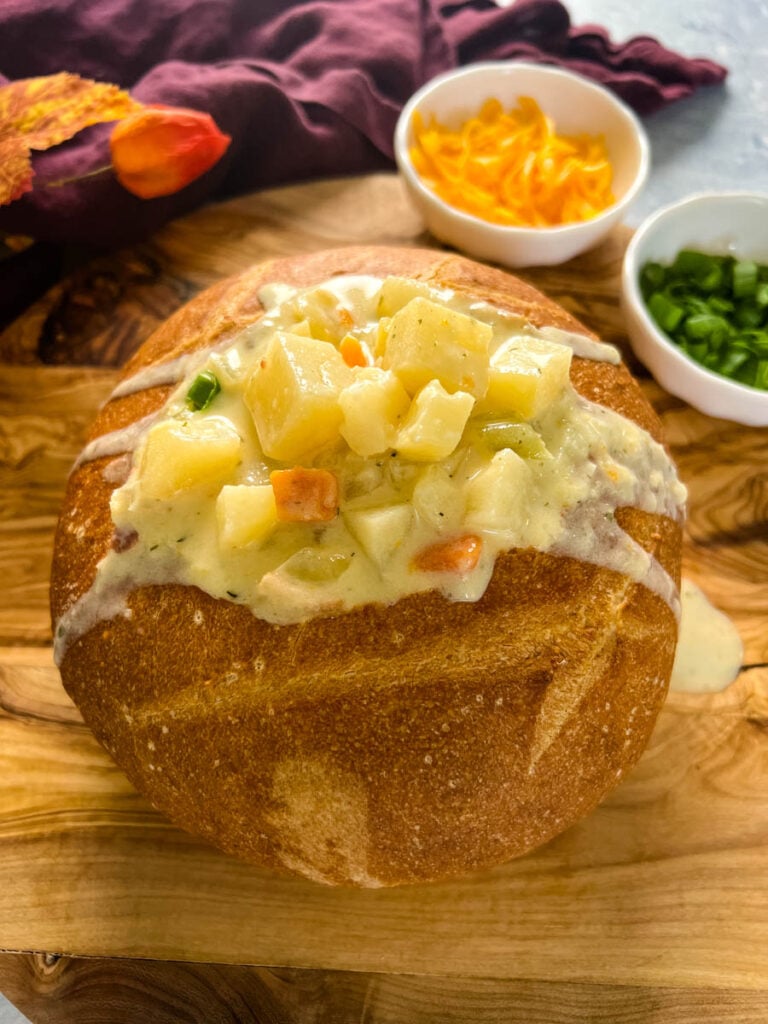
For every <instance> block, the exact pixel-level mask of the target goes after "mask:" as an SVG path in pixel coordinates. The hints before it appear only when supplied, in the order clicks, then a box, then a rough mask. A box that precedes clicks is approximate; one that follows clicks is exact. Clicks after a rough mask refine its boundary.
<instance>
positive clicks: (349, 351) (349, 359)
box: [339, 334, 368, 366]
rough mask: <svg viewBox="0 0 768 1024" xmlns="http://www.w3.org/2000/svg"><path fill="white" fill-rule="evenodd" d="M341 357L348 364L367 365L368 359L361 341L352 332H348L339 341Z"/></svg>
mask: <svg viewBox="0 0 768 1024" xmlns="http://www.w3.org/2000/svg"><path fill="white" fill-rule="evenodd" d="M339 352H340V353H341V358H342V359H343V360H344V362H345V363H346V364H347V366H367V365H368V359H367V358H366V355H365V350H364V349H363V346H362V345H361V344H360V342H359V341H358V340H357V338H355V337H354V336H353V335H351V334H346V335H344V337H343V338H342V339H341V341H340V342H339Z"/></svg>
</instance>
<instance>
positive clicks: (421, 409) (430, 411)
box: [396, 380, 475, 462]
mask: <svg viewBox="0 0 768 1024" xmlns="http://www.w3.org/2000/svg"><path fill="white" fill-rule="evenodd" d="M474 404H475V400H474V398H473V397H472V395H468V394H467V393H466V392H464V391H457V392H456V393H455V394H453V395H450V394H448V392H447V391H446V390H445V388H444V387H443V386H442V384H441V383H440V382H439V381H437V380H432V381H430V382H429V383H428V384H427V385H426V387H424V388H422V389H421V391H420V392H419V393H418V395H416V397H415V398H414V399H413V401H412V402H411V405H410V408H409V410H408V414H407V416H406V417H405V420H404V422H403V425H402V427H401V428H400V431H399V433H398V436H397V444H396V448H397V450H398V451H399V452H400V454H401V455H404V456H405V458H407V459H413V460H414V461H415V462H438V461H439V460H440V459H445V458H447V456H449V455H450V454H451V452H452V451H453V450H454V448H455V447H456V445H457V444H458V443H459V441H460V440H461V435H462V433H463V432H464V427H465V426H466V423H467V420H468V419H469V414H470V413H471V412H472V406H473V405H474Z"/></svg>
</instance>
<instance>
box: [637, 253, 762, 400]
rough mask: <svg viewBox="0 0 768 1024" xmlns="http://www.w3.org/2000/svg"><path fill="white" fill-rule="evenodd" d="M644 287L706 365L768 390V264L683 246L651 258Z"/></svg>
mask: <svg viewBox="0 0 768 1024" xmlns="http://www.w3.org/2000/svg"><path fill="white" fill-rule="evenodd" d="M639 284H640V290H641V292H642V295H643V298H644V299H645V302H646V304H647V307H648V311H649V313H650V315H651V316H652V317H653V319H654V320H655V321H656V323H657V324H658V326H659V327H660V328H661V330H662V331H664V332H665V333H666V334H667V335H668V336H669V337H670V338H671V340H672V341H674V342H675V343H676V344H677V345H679V346H680V348H681V349H682V351H683V352H685V354H686V355H687V356H688V357H689V358H691V359H693V360H695V361H696V362H697V363H699V364H700V365H701V366H704V367H706V368H707V369H709V370H712V371H713V372H714V373H719V374H721V375H722V376H724V377H730V378H731V379H732V380H737V381H739V382H740V383H742V384H747V385H749V386H750V387H756V388H761V389H763V390H768V264H758V263H756V262H755V261H754V260H748V259H741V260H740V259H735V258H734V257H733V256H716V255H710V254H709V253H704V252H698V251H696V250H694V249H681V250H680V252H678V254H677V256H675V258H674V260H673V261H672V263H671V264H670V265H667V266H665V265H663V264H661V263H657V262H655V261H649V262H647V263H646V264H645V265H644V266H643V267H642V269H641V271H640V277H639Z"/></svg>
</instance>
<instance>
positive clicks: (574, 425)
mask: <svg viewBox="0 0 768 1024" xmlns="http://www.w3.org/2000/svg"><path fill="white" fill-rule="evenodd" d="M260 299H261V301H262V303H263V305H264V306H265V308H266V312H265V314H264V316H263V317H262V318H261V319H260V320H258V321H257V322H256V323H254V324H253V325H251V326H250V327H248V328H247V329H246V330H245V331H243V332H242V333H241V334H240V335H239V336H238V338H236V339H235V340H234V341H232V339H229V340H228V341H227V343H226V344H219V345H217V346H212V347H211V348H209V349H206V350H203V351H197V352H194V353H189V354H185V355H183V356H180V357H178V358H176V359H173V360H171V361H168V362H167V363H164V364H161V365H158V366H152V367H147V368H145V369H142V370H139V371H138V372H137V373H136V374H134V375H133V376H132V377H129V378H127V379H126V380H125V381H123V382H121V384H119V385H118V387H117V388H116V389H115V391H114V392H113V395H112V397H113V398H119V397H123V396H125V395H128V394H132V393H135V392H136V391H140V390H143V389H145V388H150V387H155V386H158V385H161V384H162V385H168V384H177V385H178V386H177V387H176V388H175V390H174V391H173V393H172V394H171V395H170V397H169V398H168V400H167V402H166V403H165V405H164V407H163V408H162V409H161V410H159V411H158V412H157V413H153V414H151V415H149V416H147V417H145V418H144V419H142V420H140V421H138V422H136V423H134V424H131V425H130V426H128V427H126V428H124V429H122V430H117V431H114V432H112V433H109V434H106V435H103V436H102V437H99V438H96V439H95V440H94V441H92V442H90V443H89V444H88V445H87V446H86V448H85V449H84V450H83V452H82V454H81V455H80V457H79V459H78V461H77V463H76V465H82V464H83V463H84V462H87V461H89V460H93V459H97V458H101V457H104V456H111V455H118V454H120V455H121V456H122V457H123V459H124V458H125V454H124V453H126V452H133V453H134V455H133V468H132V470H131V472H130V474H129V475H128V477H127V479H125V482H124V483H122V486H119V487H117V488H116V489H115V490H114V492H113V495H112V503H111V508H112V518H113V521H114V523H115V527H116V534H117V535H118V536H119V537H123V538H125V537H128V536H130V537H132V538H134V535H135V542H134V543H131V544H117V545H115V550H111V551H110V552H109V553H108V554H107V555H106V556H105V557H104V558H103V559H102V561H101V562H100V563H99V566H98V569H97V574H96V579H95V581H94V583H93V585H92V587H91V588H90V590H89V591H88V592H87V593H85V594H84V595H83V596H82V597H81V598H80V599H79V600H78V601H77V602H75V603H74V604H73V605H72V606H71V607H70V608H69V609H68V610H67V611H66V612H65V613H64V615H63V616H62V617H61V618H60V620H59V622H58V623H57V626H56V631H55V655H56V659H57V661H58V662H59V663H60V661H61V659H62V658H63V656H64V652H65V651H66V648H67V646H68V645H69V643H71V642H72V641H73V640H74V639H76V638H77V637H79V636H81V635H83V634H84V633H85V632H87V631H88V630H89V629H90V628H91V627H92V626H93V625H95V624H96V623H97V622H99V621H101V620H103V619H106V618H111V617H113V616H114V615H117V614H120V613H121V612H123V613H124V612H125V610H126V608H127V605H126V600H127V598H128V596H129V594H130V592H131V590H133V589H134V588H135V587H138V586H143V585H150V584H163V583H182V584H189V585H194V586H198V587H200V588H201V589H203V590H205V591H206V592H207V593H209V594H211V595H212V596H214V597H217V598H222V599H226V600H231V601H235V602H237V603H241V604H244V605H246V606H247V607H249V608H250V609H251V611H252V612H253V613H254V614H255V615H257V616H259V617H261V618H263V619H265V620H267V621H271V622H274V623H278V624H285V623H295V622H300V621H304V620H305V619H308V618H311V617H313V616H315V615H319V614H335V613H338V612H343V611H346V610H349V609H351V608H354V607H358V606H360V605H361V604H365V603H369V602H371V601H374V602H379V603H383V604H391V603H393V602H395V601H397V600H399V599H400V598H402V597H403V596H405V595H406V594H411V593H419V592H423V591H426V590H439V591H440V592H441V593H443V594H444V595H445V596H446V597H447V598H449V599H450V600H456V601H476V600H478V599H479V598H480V597H481V596H482V594H483V593H484V592H485V589H486V587H487V585H488V582H489V580H490V577H491V575H492V572H493V567H494V564H495V561H496V558H497V557H498V555H500V554H501V553H502V552H504V551H507V550H510V549H511V548H514V547H532V548H536V549H538V550H541V551H548V552H551V553H553V554H556V555H564V556H570V557H573V558H577V559H579V560H581V561H584V562H589V563H593V564H596V565H599V566H602V567H604V568H607V569H610V570H613V571H615V572H618V573H621V574H622V575H624V576H626V577H628V578H629V579H631V580H633V581H635V582H637V583H640V584H642V585H644V586H645V587H647V588H649V589H650V590H652V591H653V592H654V593H656V594H658V595H659V596H660V597H661V598H662V599H663V600H664V601H665V602H666V603H667V604H668V605H669V607H670V608H671V609H672V610H673V612H674V613H675V614H676V615H677V614H679V600H678V595H677V590H676V586H675V584H674V581H673V580H671V579H670V577H669V576H668V574H667V573H666V572H665V571H664V569H663V568H662V566H661V565H660V564H659V563H658V561H657V560H656V559H655V558H653V557H652V556H650V555H648V553H647V552H645V551H644V550H643V549H642V548H641V547H640V546H639V545H638V544H637V543H636V542H635V541H634V540H632V538H631V537H629V536H628V534H626V533H625V532H624V531H623V530H622V529H621V528H620V527H619V525H618V523H617V522H616V518H615V514H616V512H617V510H618V509H620V508H622V507H625V506H632V507H635V508H639V509H641V510H644V511H647V512H650V513H654V514H657V515H662V516H667V517H670V518H672V519H677V520H679V519H681V518H682V516H683V513H684V505H685V497H686V495H685V488H684V487H683V486H682V484H681V483H680V482H679V481H678V479H677V476H676V473H675V469H674V466H673V465H672V463H671V461H670V459H669V457H668V456H667V454H666V452H665V450H664V448H663V447H662V446H661V445H659V444H657V443H656V442H655V441H654V440H653V439H652V438H651V437H650V436H649V435H648V434H647V432H646V431H644V430H642V429H641V428H640V427H639V426H637V425H636V424H635V423H634V422H632V421H630V420H628V419H626V418H625V417H623V416H620V415H619V414H617V413H614V412H612V411H610V410H608V409H605V408H604V407H602V406H600V405H597V404H595V403H592V402H588V401H586V400H585V399H583V398H582V397H581V396H580V395H578V394H577V393H576V391H575V390H574V389H573V387H572V385H571V384H570V379H569V376H568V367H569V364H570V359H571V356H572V355H573V354H576V355H578V356H580V357H582V358H587V359H594V360H599V361H607V362H610V363H613V364H617V363H618V362H619V361H620V360H619V355H618V353H617V352H616V350H615V349H614V348H613V347H611V346H608V345H604V344H602V343H600V342H596V341H594V340H592V339H590V338H587V337H584V336H582V335H577V334H572V333H570V332H567V331H561V330H558V329H556V328H549V327H544V328H541V329H537V328H534V327H533V326H532V325H530V324H528V323H526V322H525V321H524V320H523V319H521V318H520V317H519V316H514V315H512V314H509V313H505V312H504V311H501V310H498V309H496V308H495V307H493V306H491V305H489V304H487V303H484V302H472V301H470V300H468V299H466V298H463V297H460V296H457V295H456V294H454V293H453V292H452V291H449V290H447V289H434V288H430V287H428V286H427V285H425V284H423V283H419V282H410V281H405V280H401V279H396V278H390V279H386V280H385V281H384V282H382V280H380V279H378V278H374V277H367V276H343V277H338V278H333V279H331V280H330V281H326V282H324V283H323V284H321V285H318V286H316V287H313V288H308V289H303V290H296V289H294V288H290V287H288V286H285V285H280V284H277V285H271V286H268V287H267V288H265V289H264V290H263V292H262V293H260ZM417 314H418V315H417ZM423 323H425V324H426V325H427V326H425V327H422V324H423ZM430 324H431V325H432V328H430V327H429V325H430ZM435 325H436V326H435ZM403 339H405V340H403ZM345 346H346V348H345ZM428 349H429V351H430V352H432V349H434V352H433V353H432V355H430V356H429V358H430V359H434V360H435V363H434V374H433V370H432V364H431V363H427V362H425V360H426V359H427V356H426V355H425V352H427V350H428ZM350 352H351V353H352V357H351V359H350V355H349V354H350ZM342 354H344V357H343V358H342ZM302 359H306V360H308V362H306V363H302ZM361 361H362V362H364V363H366V364H367V365H365V366H360V365H355V363H356V362H357V363H359V362H361ZM425 367H427V368H426V369H425ZM201 371H206V372H208V373H210V374H213V375H214V376H215V377H216V381H217V383H218V385H219V388H220V390H219V391H218V392H217V393H216V395H215V397H214V398H213V400H212V401H211V403H210V406H208V407H207V408H204V409H201V410H192V409H190V407H189V401H188V393H189V391H190V387H191V386H192V384H193V382H194V381H195V380H196V378H197V377H198V374H200V373H201ZM432 374H433V375H432ZM297 467H300V471H297ZM107 469H108V467H107ZM280 471H286V472H287V473H288V476H289V477H290V479H291V486H293V485H294V484H295V483H296V479H297V475H298V476H300V475H301V474H305V475H306V474H309V476H308V477H306V478H305V477H302V478H301V479H299V480H298V483H299V484H302V485H307V481H308V480H309V481H311V485H309V486H310V491H312V488H314V487H315V485H316V484H318V481H319V482H320V484H322V486H323V487H324V488H325V489H326V493H325V496H324V498H323V500H325V499H326V498H327V499H328V500H329V501H332V506H329V509H330V510H328V509H326V510H325V511H322V509H321V510H320V511H318V509H320V506H319V505H318V504H317V501H318V500H319V499H318V498H317V495H316V494H315V493H314V492H312V493H308V492H307V490H306V486H305V487H304V490H303V491H301V493H300V496H299V502H298V507H299V515H300V519H301V521H286V516H288V518H292V517H293V516H294V513H295V509H296V503H295V500H294V498H295V495H294V494H293V492H292V493H291V497H290V501H289V502H288V504H286V499H285V497H284V495H283V496H281V493H280V492H279V490H278V481H277V478H276V477H275V473H276V472H277V473H278V476H279V473H280ZM124 476H125V474H124V472H123V470H122V469H121V472H120V473H118V474H115V482H122V480H123V479H124ZM105 478H107V479H109V474H108V473H107V472H106V471H105ZM329 480H330V481H331V482H332V483H334V482H335V486H336V487H337V488H338V494H337V495H336V496H335V497H334V495H333V487H331V491H330V492H328V487H329V486H331V485H330V484H329ZM300 490H301V489H300ZM328 493H331V497H330V498H328ZM291 502H293V504H291ZM326 512H327V514H326ZM307 514H309V516H310V518H309V519H307V518H302V517H306V516H307Z"/></svg>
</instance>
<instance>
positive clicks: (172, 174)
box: [0, 72, 231, 206]
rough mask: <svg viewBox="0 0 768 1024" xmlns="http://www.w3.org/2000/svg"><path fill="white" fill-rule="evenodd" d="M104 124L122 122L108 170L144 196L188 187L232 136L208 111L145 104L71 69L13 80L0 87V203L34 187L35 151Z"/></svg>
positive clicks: (117, 128) (112, 144) (114, 136)
mask: <svg viewBox="0 0 768 1024" xmlns="http://www.w3.org/2000/svg"><path fill="white" fill-rule="evenodd" d="M106 121H117V122H118V123H117V125H116V126H115V128H114V129H113V131H112V135H111V139H110V154H111V160H112V163H111V165H110V166H111V169H113V170H114V173H115V175H116V176H117V179H118V181H119V182H120V183H121V185H122V186H123V187H124V188H126V189H128V191H129V192H132V193H133V194H134V195H137V196H139V197H140V198H142V199H153V198H155V197H156V196H163V195H169V194H170V193H172V192H177V191H178V190H179V189H182V188H184V187H185V186H186V185H188V184H189V183H190V182H191V181H194V180H195V178H198V177H199V176H200V175H201V174H203V173H204V172H205V171H207V170H208V169H209V168H211V167H212V166H213V165H214V164H215V163H216V162H217V161H218V160H219V159H220V157H221V156H222V154H223V153H224V152H225V150H226V149H227V147H228V146H229V143H230V141H231V140H230V137H229V136H228V135H225V134H224V133H223V132H221V131H219V129H218V127H217V126H216V123H215V121H214V120H213V118H212V117H210V116H209V115H208V114H203V113H200V112H199V111H196V110H185V109H182V108H180V107H164V106H155V105H151V106H148V105H145V104H142V103H139V102H138V101H137V100H134V99H133V98H132V97H131V96H130V95H129V94H128V93H127V92H124V91H123V90H122V89H119V88H118V87H117V86H116V85H110V84H108V83H106V82H93V81H89V80H88V79H85V78H80V76H79V75H73V74H69V73H68V72H61V73H60V74H58V75H48V76H46V77H43V78H26V79H22V80H20V81H17V82H10V83H9V84H8V85H4V86H0V206H2V205H5V204H7V203H11V202H13V200H14V199H18V198H20V197H21V196H22V195H24V193H25V192H29V191H31V189H32V179H33V177H34V171H33V169H32V159H31V158H32V151H33V150H44V149H50V148H51V147H52V146H56V145H58V144H59V143H61V142H65V141H66V140H67V139H71V138H72V137H73V136H74V135H76V134H77V133H78V132H80V131H82V130H83V129H84V128H87V127H89V126H90V125H93V124H100V123H102V122H106ZM109 169H110V167H109V166H108V167H105V168H99V171H102V170H105V171H106V170H109ZM93 173H94V172H93V171H89V172H88V173H87V174H84V175H83V177H89V176H91V175H92V174H93ZM70 180H77V179H70Z"/></svg>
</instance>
